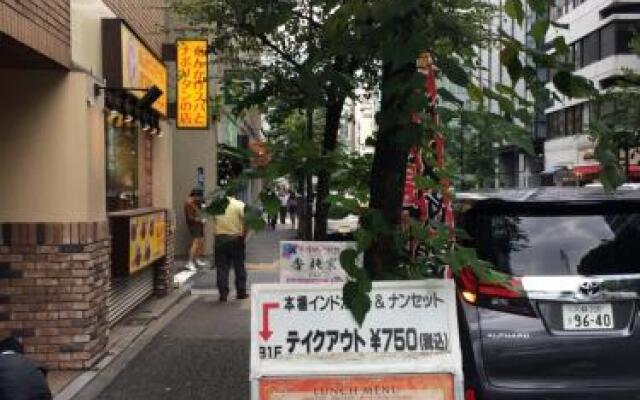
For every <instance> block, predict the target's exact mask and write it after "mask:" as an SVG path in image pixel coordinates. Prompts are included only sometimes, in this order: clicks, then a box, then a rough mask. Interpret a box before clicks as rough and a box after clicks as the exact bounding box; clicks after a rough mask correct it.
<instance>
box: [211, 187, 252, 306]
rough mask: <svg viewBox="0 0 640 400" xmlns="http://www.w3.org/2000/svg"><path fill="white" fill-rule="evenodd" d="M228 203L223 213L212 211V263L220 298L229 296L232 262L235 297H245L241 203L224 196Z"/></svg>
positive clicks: (244, 228)
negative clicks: (214, 236)
mask: <svg viewBox="0 0 640 400" xmlns="http://www.w3.org/2000/svg"><path fill="white" fill-rule="evenodd" d="M227 199H228V200H229V205H228V206H227V209H226V210H225V212H224V214H221V215H216V216H215V217H214V222H215V227H214V229H215V233H216V238H215V240H216V243H215V266H216V269H217V270H218V271H217V274H216V275H217V285H218V292H219V294H220V301H221V302H225V301H227V297H228V296H229V270H230V269H231V267H232V266H233V271H234V273H235V284H236V295H237V298H238V299H246V298H247V297H249V296H248V295H247V270H246V269H245V265H244V261H245V239H246V236H247V228H246V224H245V204H244V203H243V202H242V201H240V200H238V199H236V198H234V197H231V196H229V197H227Z"/></svg>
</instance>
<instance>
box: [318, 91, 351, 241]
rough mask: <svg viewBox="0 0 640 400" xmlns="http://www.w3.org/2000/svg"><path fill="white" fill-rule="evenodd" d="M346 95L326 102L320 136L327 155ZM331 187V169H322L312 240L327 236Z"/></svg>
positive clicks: (332, 146) (334, 140) (335, 140)
mask: <svg viewBox="0 0 640 400" xmlns="http://www.w3.org/2000/svg"><path fill="white" fill-rule="evenodd" d="M345 99H346V96H344V95H337V96H336V97H334V98H333V99H332V100H331V101H329V102H328V104H327V112H326V114H325V124H324V132H323V136H322V154H323V155H327V154H329V153H331V152H332V151H334V150H335V149H336V146H337V144H338V130H339V129H340V117H341V116H342V108H343V107H344V102H345ZM330 188H331V171H329V170H327V169H323V170H321V171H320V173H319V174H318V196H317V202H316V216H315V230H314V240H325V239H326V238H327V219H328V217H329V208H330V204H329V203H328V202H327V197H328V196H329V191H330Z"/></svg>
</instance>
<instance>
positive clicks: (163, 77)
mask: <svg viewBox="0 0 640 400" xmlns="http://www.w3.org/2000/svg"><path fill="white" fill-rule="evenodd" d="M121 35H122V36H121V37H122V41H121V44H122V86H123V87H134V88H144V89H147V88H149V87H151V86H153V85H155V86H157V87H158V88H159V89H160V90H162V96H160V98H159V99H158V100H156V101H155V102H154V103H153V108H154V109H155V110H156V111H158V112H159V113H160V114H162V115H164V116H166V115H167V69H166V68H165V66H164V64H163V63H162V62H161V61H159V60H158V59H157V58H156V57H155V56H154V55H153V53H151V51H149V50H148V49H147V48H146V47H145V45H144V44H142V43H141V42H140V40H138V38H137V37H136V36H135V35H134V34H133V33H132V32H131V31H130V30H129V29H128V28H127V27H126V26H125V25H124V24H122V26H121ZM132 93H133V94H134V95H135V96H137V97H142V96H143V95H144V92H132Z"/></svg>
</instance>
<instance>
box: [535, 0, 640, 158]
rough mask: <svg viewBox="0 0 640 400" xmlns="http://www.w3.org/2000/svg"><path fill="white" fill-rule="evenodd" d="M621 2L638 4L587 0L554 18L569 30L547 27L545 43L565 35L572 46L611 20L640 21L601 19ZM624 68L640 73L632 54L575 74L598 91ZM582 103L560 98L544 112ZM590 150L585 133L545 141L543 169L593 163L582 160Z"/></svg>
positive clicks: (624, 17) (619, 18) (626, 17)
mask: <svg viewBox="0 0 640 400" xmlns="http://www.w3.org/2000/svg"><path fill="white" fill-rule="evenodd" d="M621 3H637V1H615V0H586V1H585V2H584V3H582V4H580V5H578V6H577V7H575V8H573V9H570V10H569V11H568V12H567V13H566V14H564V15H563V16H562V17H560V18H559V19H557V22H558V23H559V24H563V25H566V26H567V27H568V28H565V29H561V28H558V27H552V28H550V29H549V32H548V34H547V41H551V40H552V39H553V38H555V37H557V36H564V38H565V41H566V43H567V44H572V43H574V42H576V41H577V40H579V39H581V38H584V37H585V36H587V35H589V34H590V33H592V32H594V31H596V30H598V29H600V28H602V27H604V26H606V25H608V24H609V23H611V22H612V21H625V20H640V14H612V15H610V16H608V17H607V18H601V17H600V12H601V11H602V10H603V9H605V8H607V7H609V6H611V5H613V4H621ZM625 69H634V70H640V57H638V56H636V55H632V54H619V55H612V56H609V57H607V58H604V59H602V60H599V61H596V62H594V63H592V64H590V65H587V66H585V67H583V68H581V69H579V70H577V71H576V74H577V75H580V76H583V77H585V78H587V79H590V80H592V81H593V82H594V84H595V86H596V88H600V81H601V80H603V79H607V78H611V77H615V76H620V75H622V74H623V73H624V70H625ZM549 87H551V85H550V86H549ZM584 101H585V100H584V99H570V98H567V97H565V96H560V98H559V99H557V100H555V101H554V103H553V105H552V106H551V107H549V108H548V109H547V110H545V113H546V114H549V113H552V112H556V111H559V110H562V109H564V108H567V107H571V106H574V105H577V104H579V103H583V102H584ZM585 133H586V132H585ZM593 148H594V145H593V143H592V142H591V141H590V140H589V139H588V137H587V135H586V134H584V135H577V136H574V137H561V138H554V139H551V140H547V141H546V142H545V160H544V165H545V170H551V169H553V168H555V167H561V166H566V167H571V166H574V165H583V164H593V163H596V161H594V160H593V159H592V158H591V157H587V158H588V159H585V157H584V156H585V155H588V154H590V153H593Z"/></svg>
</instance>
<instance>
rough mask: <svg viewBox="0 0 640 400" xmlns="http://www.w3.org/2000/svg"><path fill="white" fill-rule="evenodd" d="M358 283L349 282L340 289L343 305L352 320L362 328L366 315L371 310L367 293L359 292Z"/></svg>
mask: <svg viewBox="0 0 640 400" xmlns="http://www.w3.org/2000/svg"><path fill="white" fill-rule="evenodd" d="M361 289H362V288H361V286H360V285H359V284H358V282H355V281H349V282H347V283H345V285H344V286H343V288H342V298H343V300H344V304H345V305H346V306H347V308H348V309H349V310H350V311H351V315H352V316H353V319H355V321H356V323H357V324H358V326H362V323H363V322H364V319H365V317H366V316H367V313H368V312H369V310H370V309H371V298H370V297H369V292H365V291H363V290H361Z"/></svg>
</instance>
